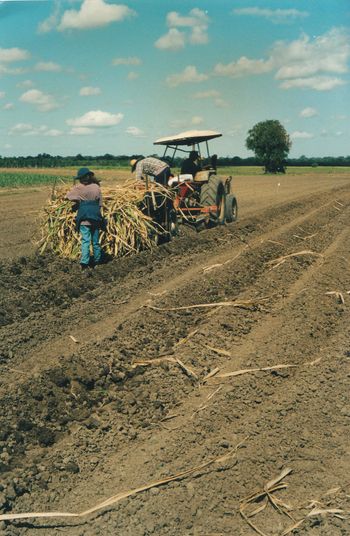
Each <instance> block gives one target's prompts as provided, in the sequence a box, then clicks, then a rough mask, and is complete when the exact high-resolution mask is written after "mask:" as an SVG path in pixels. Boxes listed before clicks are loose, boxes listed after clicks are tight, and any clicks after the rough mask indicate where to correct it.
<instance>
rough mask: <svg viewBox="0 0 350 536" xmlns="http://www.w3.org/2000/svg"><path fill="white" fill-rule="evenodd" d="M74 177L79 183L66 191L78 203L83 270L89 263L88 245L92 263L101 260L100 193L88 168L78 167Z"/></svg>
mask: <svg viewBox="0 0 350 536" xmlns="http://www.w3.org/2000/svg"><path fill="white" fill-rule="evenodd" d="M75 179H78V180H79V184H77V185H75V186H73V188H72V189H71V190H70V191H69V192H68V193H67V195H66V198H67V199H69V201H75V202H76V203H78V212H77V216H76V220H75V221H76V225H77V229H78V230H79V232H80V236H81V257H80V265H81V269H82V270H85V269H87V268H88V267H89V265H90V245H91V244H92V249H93V260H94V265H96V264H99V263H100V262H101V253H102V252H101V246H100V243H99V238H100V229H101V227H102V226H103V222H104V220H103V218H102V214H101V207H102V194H101V189H100V186H99V182H98V181H97V179H96V178H95V175H94V173H93V172H92V171H90V169H89V168H85V167H84V168H80V169H79V171H78V173H77V176H76V177H75Z"/></svg>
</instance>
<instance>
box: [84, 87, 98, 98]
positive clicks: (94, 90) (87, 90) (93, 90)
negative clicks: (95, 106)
mask: <svg viewBox="0 0 350 536" xmlns="http://www.w3.org/2000/svg"><path fill="white" fill-rule="evenodd" d="M100 93H101V89H100V88H99V87H92V86H85V87H82V88H81V89H80V91H79V95H81V96H82V97H90V95H100Z"/></svg>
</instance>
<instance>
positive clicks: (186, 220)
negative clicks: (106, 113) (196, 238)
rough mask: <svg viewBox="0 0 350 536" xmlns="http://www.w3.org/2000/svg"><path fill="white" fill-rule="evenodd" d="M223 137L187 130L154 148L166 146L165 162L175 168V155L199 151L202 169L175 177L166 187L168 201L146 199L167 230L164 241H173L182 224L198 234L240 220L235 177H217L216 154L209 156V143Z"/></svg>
mask: <svg viewBox="0 0 350 536" xmlns="http://www.w3.org/2000/svg"><path fill="white" fill-rule="evenodd" d="M220 136H222V134H220V133H219V132H214V131H209V130H206V131H188V132H183V133H181V134H178V135H175V136H170V137H165V138H160V139H158V140H156V141H155V142H154V145H163V146H164V147H165V150H164V154H163V160H166V161H167V162H168V163H169V164H170V166H172V165H173V163H174V159H175V156H178V153H183V154H184V158H186V157H188V155H189V154H190V153H191V152H192V151H196V152H197V153H198V155H199V159H200V163H201V165H200V170H199V171H197V172H196V173H195V174H194V175H192V174H188V173H186V174H181V173H180V174H178V175H174V176H172V177H171V178H170V179H169V181H168V184H167V185H164V186H166V188H167V190H168V191H169V198H166V199H164V198H163V197H162V195H161V194H157V196H156V197H155V195H154V194H152V192H147V193H146V196H145V206H146V208H147V212H148V214H149V215H150V216H151V217H152V219H153V220H154V221H156V222H157V223H158V224H159V226H161V228H163V229H164V231H165V232H164V234H163V235H162V238H161V241H162V242H164V241H168V240H171V238H172V236H174V235H176V234H177V233H178V225H179V224H187V225H191V226H194V227H195V228H196V230H197V231H200V230H202V229H203V228H209V227H214V226H217V225H224V224H225V223H231V222H234V221H236V219H237V212H238V206H237V200H236V197H235V195H233V194H232V193H231V181H232V177H227V178H226V179H222V178H220V177H219V176H218V175H217V170H216V155H213V156H210V152H209V145H208V141H209V140H211V139H214V138H219V137H220Z"/></svg>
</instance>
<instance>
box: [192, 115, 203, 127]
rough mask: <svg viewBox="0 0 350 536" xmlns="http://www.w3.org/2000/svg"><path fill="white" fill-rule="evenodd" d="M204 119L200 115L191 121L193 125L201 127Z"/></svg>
mask: <svg viewBox="0 0 350 536" xmlns="http://www.w3.org/2000/svg"><path fill="white" fill-rule="evenodd" d="M203 121H204V119H203V117H201V116H200V115H194V116H193V117H192V119H191V124H192V125H201V124H202V123H203Z"/></svg>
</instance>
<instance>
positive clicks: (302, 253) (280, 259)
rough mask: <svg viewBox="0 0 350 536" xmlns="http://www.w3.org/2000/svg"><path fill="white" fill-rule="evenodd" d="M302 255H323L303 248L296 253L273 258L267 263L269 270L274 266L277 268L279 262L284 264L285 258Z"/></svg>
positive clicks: (279, 264)
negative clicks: (269, 266)
mask: <svg viewBox="0 0 350 536" xmlns="http://www.w3.org/2000/svg"><path fill="white" fill-rule="evenodd" d="M303 255H313V256H315V257H323V255H322V254H321V253H317V252H316V251H311V250H310V249H305V250H303V251H297V252H296V253H290V254H289V255H282V256H281V257H278V259H273V260H272V261H269V262H268V263H267V264H269V265H271V268H270V270H273V269H274V268H278V266H281V264H284V263H285V262H286V260H288V259H291V258H293V257H300V256H303Z"/></svg>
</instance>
